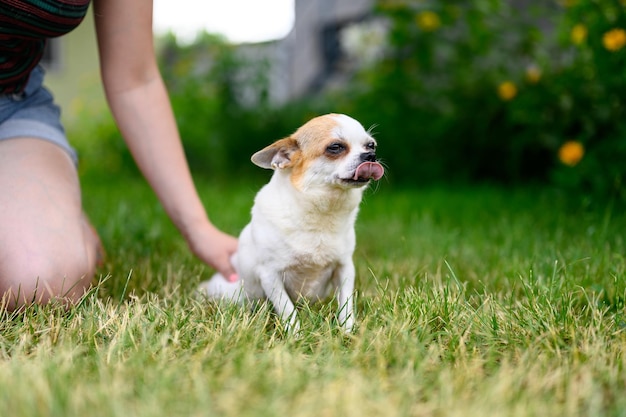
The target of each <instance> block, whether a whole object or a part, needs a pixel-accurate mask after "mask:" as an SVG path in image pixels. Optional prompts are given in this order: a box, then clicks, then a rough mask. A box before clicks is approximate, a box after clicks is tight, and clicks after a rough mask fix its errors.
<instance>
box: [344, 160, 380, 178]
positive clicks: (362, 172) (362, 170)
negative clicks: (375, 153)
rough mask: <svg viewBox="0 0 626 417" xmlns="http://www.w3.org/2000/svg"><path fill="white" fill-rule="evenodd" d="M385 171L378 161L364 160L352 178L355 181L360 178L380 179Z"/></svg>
mask: <svg viewBox="0 0 626 417" xmlns="http://www.w3.org/2000/svg"><path fill="white" fill-rule="evenodd" d="M384 173H385V169H384V168H383V166H382V165H381V164H379V163H378V162H363V163H362V164H361V165H359V166H358V167H357V168H356V171H355V172H354V177H353V178H352V179H353V180H355V181H357V180H359V179H366V180H369V179H373V180H379V179H380V178H381V177H382V176H383V174H384Z"/></svg>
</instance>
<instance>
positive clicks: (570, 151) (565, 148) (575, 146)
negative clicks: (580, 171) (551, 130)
mask: <svg viewBox="0 0 626 417" xmlns="http://www.w3.org/2000/svg"><path fill="white" fill-rule="evenodd" d="M584 155H585V148H584V147H583V144H582V143H580V142H578V141H575V140H570V141H567V142H565V143H564V144H563V145H561V147H560V148H559V160H560V161H561V162H562V163H564V164H565V165H568V166H570V167H573V166H574V165H576V164H578V163H579V162H580V160H581V159H583V156H584Z"/></svg>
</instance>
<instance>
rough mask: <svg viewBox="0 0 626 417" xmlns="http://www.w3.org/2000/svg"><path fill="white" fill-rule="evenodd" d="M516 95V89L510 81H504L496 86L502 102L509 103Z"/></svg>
mask: <svg viewBox="0 0 626 417" xmlns="http://www.w3.org/2000/svg"><path fill="white" fill-rule="evenodd" d="M516 95H517V87H516V86H515V84H513V83H512V82H511V81H505V82H503V83H501V84H500V85H499V86H498V96H499V97H500V98H501V99H502V100H504V101H510V100H513V99H514V98H515V96H516Z"/></svg>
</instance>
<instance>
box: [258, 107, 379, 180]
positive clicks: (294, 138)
mask: <svg viewBox="0 0 626 417" xmlns="http://www.w3.org/2000/svg"><path fill="white" fill-rule="evenodd" d="M252 162H254V163H255V164H256V165H258V166H260V167H262V168H266V169H274V170H276V171H280V172H283V173H286V174H289V175H290V179H291V182H292V184H293V185H294V186H295V187H296V188H298V189H301V190H303V189H307V188H309V187H312V186H319V185H328V184H332V185H335V186H337V187H340V188H346V189H350V188H358V187H363V186H365V185H367V184H368V183H369V182H370V180H379V179H380V178H381V177H382V176H383V174H384V169H383V166H382V165H381V164H380V163H379V162H378V161H377V159H376V140H374V138H373V137H372V135H371V134H370V133H369V132H368V131H366V130H365V129H364V128H363V126H362V125H361V124H360V123H359V122H357V121H356V120H354V119H353V118H351V117H349V116H346V115H343V114H327V115H324V116H319V117H316V118H314V119H312V120H310V121H309V122H307V123H306V124H304V125H303V126H302V127H300V128H299V129H298V130H297V131H296V132H295V133H294V134H292V135H291V136H289V137H287V138H284V139H281V140H279V141H277V142H274V143H273V144H271V145H270V146H268V147H266V148H264V149H262V150H260V151H259V152H257V153H255V154H254V155H252Z"/></svg>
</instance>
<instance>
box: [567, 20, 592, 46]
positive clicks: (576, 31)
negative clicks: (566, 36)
mask: <svg viewBox="0 0 626 417" xmlns="http://www.w3.org/2000/svg"><path fill="white" fill-rule="evenodd" d="M587 32H588V31H587V26H585V25H583V24H581V23H579V24H577V25H576V26H574V27H573V28H572V32H571V33H570V39H571V40H572V43H573V44H574V45H580V44H582V43H583V42H585V41H586V40H587Z"/></svg>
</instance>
